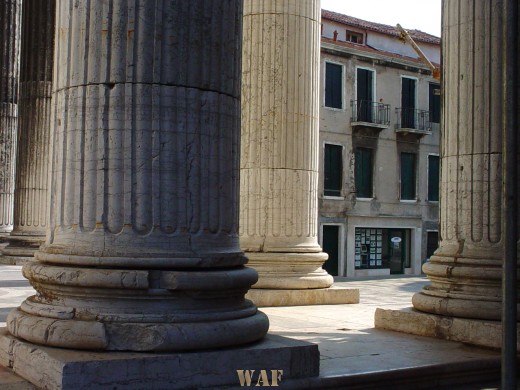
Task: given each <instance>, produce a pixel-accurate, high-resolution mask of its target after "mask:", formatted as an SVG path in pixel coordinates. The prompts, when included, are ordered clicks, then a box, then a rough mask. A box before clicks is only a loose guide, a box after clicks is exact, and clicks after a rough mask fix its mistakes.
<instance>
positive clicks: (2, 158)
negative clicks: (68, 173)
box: [0, 0, 22, 239]
mask: <svg viewBox="0 0 520 390" xmlns="http://www.w3.org/2000/svg"><path fill="white" fill-rule="evenodd" d="M21 15H22V0H4V1H1V2H0V239H1V236H5V235H6V233H8V232H10V231H11V230H12V229H13V194H14V173H15V165H16V164H15V156H16V129H17V125H18V123H17V118H18V77H19V70H20V22H21Z"/></svg>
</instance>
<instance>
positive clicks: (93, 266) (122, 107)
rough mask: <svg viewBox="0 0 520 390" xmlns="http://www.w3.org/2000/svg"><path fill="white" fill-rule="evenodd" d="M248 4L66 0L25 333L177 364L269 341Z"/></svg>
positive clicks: (14, 321)
mask: <svg viewBox="0 0 520 390" xmlns="http://www.w3.org/2000/svg"><path fill="white" fill-rule="evenodd" d="M241 21H242V2H241V1H239V0H225V1H204V0H192V1H184V0H178V1H149V0H137V1H135V0H132V1H130V0H127V1H126V0H118V1H107V2H105V1H86V0H83V1H81V0H77V1H74V2H72V1H70V2H69V1H60V2H58V9H57V13H56V47H55V50H56V56H55V64H54V69H55V71H54V83H55V84H54V88H53V89H54V92H53V96H52V99H53V113H52V115H53V119H52V121H51V123H52V126H53V134H52V140H51V144H52V145H53V152H52V183H51V210H50V226H49V229H48V232H47V237H46V242H45V244H44V245H43V246H42V247H41V248H40V250H39V251H38V252H36V254H35V258H36V260H37V262H34V263H29V264H26V265H25V266H24V268H23V272H24V275H25V276H26V277H28V278H29V280H30V281H31V283H32V284H33V286H35V288H36V290H37V294H36V295H35V296H32V297H30V298H28V299H27V300H26V301H24V302H23V303H22V305H21V307H20V308H19V309H17V310H15V311H13V312H12V313H10V315H9V317H8V320H7V322H8V324H7V327H8V330H9V332H10V333H11V334H13V335H14V336H17V337H20V338H23V339H25V340H27V341H31V342H34V343H38V344H43V345H49V346H56V347H65V348H77V349H96V350H132V351H169V350H193V349H207V348H215V347H225V346H231V345H240V344H244V343H249V342H252V341H256V340H259V339H261V338H262V337H263V336H264V335H265V334H266V332H267V329H268V320H267V317H266V316H265V315H264V314H263V313H261V312H258V311H257V309H256V307H255V306H254V305H253V304H252V303H251V302H250V301H248V300H246V299H244V295H245V293H246V292H247V290H248V289H249V288H250V286H251V285H252V284H254V283H255V282H256V281H257V277H258V276H257V273H256V271H254V270H253V269H250V268H246V267H245V266H244V265H245V263H246V262H247V259H246V257H245V256H244V254H243V253H242V251H241V250H240V247H239V240H238V170H239V135H240V134H239V133H240V60H241V54H240V53H241V38H242V37H241Z"/></svg>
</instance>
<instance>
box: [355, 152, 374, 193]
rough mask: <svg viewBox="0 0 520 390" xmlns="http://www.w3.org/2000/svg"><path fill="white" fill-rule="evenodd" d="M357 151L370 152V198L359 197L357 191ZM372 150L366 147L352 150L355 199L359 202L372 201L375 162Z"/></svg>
mask: <svg viewBox="0 0 520 390" xmlns="http://www.w3.org/2000/svg"><path fill="white" fill-rule="evenodd" d="M358 151H368V152H370V180H369V182H370V191H369V192H370V196H359V195H358V194H359V189H358V175H357V172H358V158H357V156H358ZM374 154H375V153H374V149H372V148H367V147H363V146H357V147H356V148H355V149H354V184H355V188H356V199H359V200H372V199H374V160H375V156H374Z"/></svg>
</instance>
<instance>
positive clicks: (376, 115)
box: [350, 100, 390, 127]
mask: <svg viewBox="0 0 520 390" xmlns="http://www.w3.org/2000/svg"><path fill="white" fill-rule="evenodd" d="M350 105H351V106H352V122H353V123H364V124H373V125H377V126H378V127H388V126H389V125H390V105H389V104H383V103H379V102H372V101H370V100H352V101H351V102H350Z"/></svg>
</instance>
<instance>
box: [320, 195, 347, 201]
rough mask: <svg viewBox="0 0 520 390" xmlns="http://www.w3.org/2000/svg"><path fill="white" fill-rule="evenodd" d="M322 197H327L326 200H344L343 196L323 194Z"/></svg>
mask: <svg viewBox="0 0 520 390" xmlns="http://www.w3.org/2000/svg"><path fill="white" fill-rule="evenodd" d="M323 199H328V200H345V197H344V196H331V195H323Z"/></svg>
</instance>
